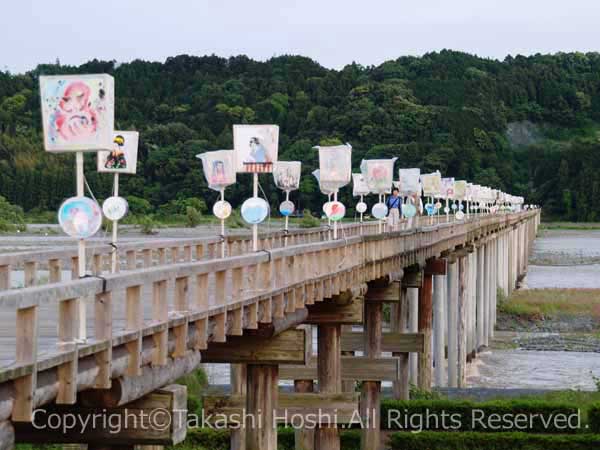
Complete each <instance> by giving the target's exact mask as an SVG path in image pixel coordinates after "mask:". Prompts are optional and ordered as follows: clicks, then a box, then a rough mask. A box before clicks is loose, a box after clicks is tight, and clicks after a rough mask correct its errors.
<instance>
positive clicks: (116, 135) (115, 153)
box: [97, 131, 140, 174]
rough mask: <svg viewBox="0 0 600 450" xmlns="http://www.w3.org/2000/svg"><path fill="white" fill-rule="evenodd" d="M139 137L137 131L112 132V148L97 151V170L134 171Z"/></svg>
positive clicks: (112, 171) (111, 171) (113, 171)
mask: <svg viewBox="0 0 600 450" xmlns="http://www.w3.org/2000/svg"><path fill="white" fill-rule="evenodd" d="M139 137H140V134H139V133H138V132H137V131H115V132H113V143H112V150H111V151H105V150H103V151H99V152H98V159H97V165H98V172H110V173H132V174H133V173H135V171H136V168H137V154H138V141H139Z"/></svg>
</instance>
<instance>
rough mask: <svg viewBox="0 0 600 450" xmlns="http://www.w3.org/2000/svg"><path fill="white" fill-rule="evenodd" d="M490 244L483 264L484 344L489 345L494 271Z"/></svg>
mask: <svg viewBox="0 0 600 450" xmlns="http://www.w3.org/2000/svg"><path fill="white" fill-rule="evenodd" d="M490 252H491V248H490V244H489V242H487V243H486V244H485V258H484V265H483V345H484V346H486V347H487V346H488V345H489V336H490V285H491V283H490V273H491V271H492V269H491V267H490V262H491V258H490Z"/></svg>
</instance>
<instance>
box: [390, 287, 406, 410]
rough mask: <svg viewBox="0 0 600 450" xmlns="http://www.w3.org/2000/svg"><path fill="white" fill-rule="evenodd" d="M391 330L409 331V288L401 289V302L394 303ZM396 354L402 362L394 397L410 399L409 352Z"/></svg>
mask: <svg viewBox="0 0 600 450" xmlns="http://www.w3.org/2000/svg"><path fill="white" fill-rule="evenodd" d="M390 315H391V317H390V319H391V326H390V328H391V331H392V332H396V333H408V294H407V289H406V288H405V287H402V288H401V289H400V302H399V303H397V304H396V303H392V305H391V312H390ZM392 356H396V357H398V359H399V363H400V376H399V378H400V380H399V381H394V382H393V384H392V389H393V392H394V398H395V399H397V400H408V397H409V385H408V353H397V352H395V353H392Z"/></svg>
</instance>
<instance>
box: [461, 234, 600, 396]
mask: <svg viewBox="0 0 600 450" xmlns="http://www.w3.org/2000/svg"><path fill="white" fill-rule="evenodd" d="M521 288H522V289H533V288H559V289H562V288H592V289H596V288H597V289H600V230H546V231H542V232H541V233H540V236H538V238H537V239H536V240H535V241H534V245H533V251H532V254H531V257H530V265H529V267H528V270H527V276H526V277H525V278H524V280H523V283H522V287H521ZM548 338H550V337H548ZM592 375H595V376H600V354H599V353H597V352H594V351H589V352H573V351H530V350H524V349H519V348H517V349H493V350H491V351H486V352H482V353H480V354H479V355H478V358H477V360H476V363H475V364H472V365H471V367H470V369H469V376H468V386H469V387H476V388H481V387H484V388H520V389H579V390H595V389H596V386H595V383H594V379H593V376H592Z"/></svg>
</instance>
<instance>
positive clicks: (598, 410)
mask: <svg viewBox="0 0 600 450" xmlns="http://www.w3.org/2000/svg"><path fill="white" fill-rule="evenodd" d="M588 422H589V426H590V431H591V432H592V433H600V403H596V404H594V405H592V406H591V407H590V409H589V410H588Z"/></svg>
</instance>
